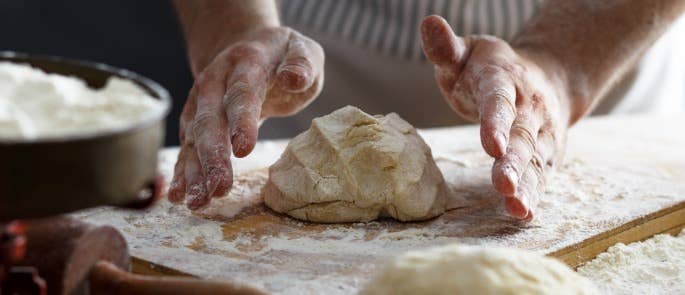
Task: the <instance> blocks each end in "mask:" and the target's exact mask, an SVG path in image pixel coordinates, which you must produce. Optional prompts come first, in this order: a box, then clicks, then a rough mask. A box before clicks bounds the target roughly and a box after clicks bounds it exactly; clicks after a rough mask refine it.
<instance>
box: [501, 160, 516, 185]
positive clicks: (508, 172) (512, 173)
mask: <svg viewBox="0 0 685 295" xmlns="http://www.w3.org/2000/svg"><path fill="white" fill-rule="evenodd" d="M502 170H503V172H504V176H506V178H507V180H508V181H509V183H510V184H511V185H512V187H514V188H516V187H517V186H518V183H519V176H518V173H516V170H514V168H512V167H511V166H509V165H506V166H504V167H502Z"/></svg>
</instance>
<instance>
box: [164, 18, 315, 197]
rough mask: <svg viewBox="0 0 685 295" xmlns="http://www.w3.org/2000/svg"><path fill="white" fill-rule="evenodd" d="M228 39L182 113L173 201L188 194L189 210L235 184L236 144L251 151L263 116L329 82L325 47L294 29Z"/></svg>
mask: <svg viewBox="0 0 685 295" xmlns="http://www.w3.org/2000/svg"><path fill="white" fill-rule="evenodd" d="M225 43H227V45H226V46H224V47H223V48H221V47H220V48H219V50H217V51H218V53H217V54H216V55H215V56H214V57H213V58H212V59H208V60H210V61H208V64H207V65H206V66H201V68H200V69H199V70H198V71H196V79H195V84H194V86H193V88H192V90H191V91H190V95H189V97H188V100H187V102H186V105H185V107H184V109H183V114H182V115H181V123H180V124H181V128H180V142H181V152H180V154H179V157H178V161H177V163H176V167H175V170H174V179H173V181H172V184H171V188H170V190H169V200H171V201H172V202H181V201H183V200H184V199H185V200H186V201H187V205H188V207H189V208H190V209H198V208H200V207H203V206H205V205H207V204H208V203H209V201H210V199H211V197H220V196H223V195H225V194H226V193H227V192H228V191H229V190H230V188H231V186H232V180H233V175H232V168H231V162H230V155H231V151H232V153H233V154H234V155H235V156H236V157H244V156H247V155H248V154H249V153H250V152H251V151H252V149H253V148H254V146H255V144H256V141H257V132H258V129H259V124H260V122H261V120H263V119H265V118H268V117H275V116H287V115H291V114H294V113H296V112H298V111H299V110H301V109H302V108H304V107H305V106H306V105H307V104H309V103H310V102H311V101H312V100H313V99H314V98H315V97H316V96H317V95H318V94H319V92H320V91H321V87H322V86H323V63H324V53H323V49H322V48H321V46H319V44H317V43H316V42H314V41H313V40H311V39H309V38H307V37H305V36H303V35H301V34H300V33H298V32H296V31H294V30H292V29H290V28H287V27H280V26H276V27H264V28H260V29H257V30H253V31H250V32H248V33H246V34H243V35H241V36H238V37H236V38H232V39H231V40H230V41H226V42H225ZM208 51H210V50H208ZM200 59H201V58H200ZM196 64H197V63H194V65H196Z"/></svg>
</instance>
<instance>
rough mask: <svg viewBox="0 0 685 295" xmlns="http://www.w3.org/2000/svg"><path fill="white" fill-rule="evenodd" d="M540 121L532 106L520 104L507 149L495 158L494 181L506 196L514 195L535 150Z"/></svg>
mask: <svg viewBox="0 0 685 295" xmlns="http://www.w3.org/2000/svg"><path fill="white" fill-rule="evenodd" d="M539 130H540V123H539V119H538V116H537V115H535V114H534V113H533V110H532V108H530V107H523V108H521V106H519V112H518V114H517V117H516V119H515V120H514V123H513V124H512V125H511V130H510V131H509V143H508V145H507V151H506V153H505V154H504V156H502V157H501V158H499V159H497V160H495V163H494V165H493V169H492V181H493V185H494V186H495V189H497V191H499V192H500V193H502V194H503V195H505V196H513V195H514V193H515V192H516V186H517V185H518V182H519V181H520V179H521V177H522V176H523V173H524V172H525V168H526V166H527V165H528V162H529V161H530V159H531V158H532V157H533V152H534V151H535V141H536V139H537V135H538V131H539Z"/></svg>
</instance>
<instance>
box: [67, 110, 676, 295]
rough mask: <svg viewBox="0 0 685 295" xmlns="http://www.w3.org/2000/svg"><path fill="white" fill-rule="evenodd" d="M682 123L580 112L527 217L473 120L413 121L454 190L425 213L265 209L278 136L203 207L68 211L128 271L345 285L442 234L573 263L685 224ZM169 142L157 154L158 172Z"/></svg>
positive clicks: (306, 288) (164, 166) (306, 289)
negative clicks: (310, 215) (499, 185)
mask: <svg viewBox="0 0 685 295" xmlns="http://www.w3.org/2000/svg"><path fill="white" fill-rule="evenodd" d="M684 127H685V119H684V118H683V116H677V117H676V116H673V117H665V116H660V117H649V116H621V117H611V118H609V117H606V118H593V119H588V120H585V121H583V122H582V123H581V124H579V125H578V126H576V127H574V128H573V130H572V131H571V134H570V135H569V144H568V150H567V156H566V160H565V162H564V164H563V165H562V166H561V167H560V168H559V170H558V172H557V173H556V174H555V175H554V176H553V177H552V179H551V180H550V182H549V183H548V189H547V192H546V196H545V197H544V199H543V200H542V201H541V203H540V205H539V208H538V210H537V218H536V219H535V220H534V221H533V222H532V223H529V224H525V223H520V222H517V221H515V220H513V219H511V218H509V217H507V216H506V214H504V211H503V208H502V199H501V197H500V196H498V195H497V194H496V193H495V192H494V191H493V189H492V187H491V184H490V167H491V164H492V159H490V158H489V157H488V156H487V155H486V154H485V153H484V152H483V151H482V148H481V146H480V143H479V137H478V129H477V128H476V127H457V128H442V129H431V130H424V131H422V132H421V134H422V135H423V136H424V138H425V139H426V141H427V142H428V144H429V145H430V146H431V148H432V149H433V155H434V157H435V158H436V161H437V162H438V166H439V167H440V169H441V170H442V172H443V174H444V175H445V179H446V181H447V182H448V183H449V186H450V188H451V190H452V193H451V194H450V202H449V203H450V207H451V208H453V209H452V210H449V211H448V212H447V213H445V214H444V215H442V216H441V217H439V218H436V219H434V220H431V221H427V222H419V223H399V222H395V221H390V220H383V221H377V222H371V223H366V224H361V223H360V224H342V225H320V224H311V223H303V222H299V221H295V220H293V219H290V218H288V217H286V216H283V215H279V214H276V213H274V212H272V211H270V210H268V209H266V208H265V207H264V206H263V204H262V203H261V200H260V198H259V189H260V187H261V185H262V184H263V183H264V181H265V179H266V177H267V176H266V172H265V169H264V168H265V167H267V166H268V165H269V164H270V163H272V162H273V161H275V160H276V159H277V158H278V156H279V155H280V152H281V151H282V149H283V148H284V146H285V144H286V142H285V141H263V142H260V143H259V144H258V146H257V148H256V149H255V151H254V152H253V154H252V155H250V156H249V157H248V158H246V159H239V160H237V161H236V162H235V164H234V165H235V170H236V175H237V176H236V181H235V183H236V184H235V187H234V189H233V191H232V192H231V194H229V195H228V196H226V197H224V198H223V199H217V200H216V201H215V202H213V205H212V207H211V208H209V209H207V210H205V211H203V212H201V213H199V214H192V213H191V212H189V211H188V210H186V209H185V208H181V207H178V206H172V205H170V204H169V203H167V202H162V203H161V204H159V205H157V206H156V207H155V208H152V209H150V210H148V211H147V212H133V211H125V210H118V209H112V208H98V209H93V210H89V211H85V212H82V213H78V214H76V215H77V216H78V217H79V218H81V219H84V220H86V221H89V222H94V223H99V224H111V225H113V226H115V227H117V228H118V229H119V230H121V231H122V232H123V233H124V235H125V236H126V238H127V240H128V242H129V248H130V249H131V253H132V255H133V256H134V257H135V258H134V271H136V272H139V273H148V274H188V275H194V276H199V277H211V278H233V279H237V280H240V281H246V282H251V283H254V284H256V285H259V286H262V287H264V288H267V289H269V290H271V291H273V292H274V293H284V294H292V293H298V292H301V293H309V294H321V293H324V294H349V293H353V292H354V291H355V290H357V289H358V288H359V287H360V286H362V285H363V284H364V282H365V281H366V280H368V278H369V277H370V276H371V275H373V273H374V271H375V270H376V269H377V267H378V265H381V264H382V261H383V260H384V259H386V258H387V257H390V256H392V255H395V254H398V253H401V252H404V251H407V250H411V249H419V248H425V247H430V246H435V245H442V244H448V243H466V244H481V245H491V246H504V247H516V248H522V249H529V250H533V251H537V252H540V253H544V254H548V255H551V256H554V257H558V258H559V259H561V260H563V261H564V262H566V263H567V264H569V265H570V266H572V267H576V266H578V265H580V264H582V263H583V262H585V261H588V260H589V259H591V258H593V257H594V256H596V255H597V254H598V253H601V252H603V251H605V250H606V249H607V248H608V247H609V246H611V245H613V244H615V243H617V242H624V243H628V242H633V241H637V240H642V239H645V238H648V237H650V236H653V235H655V234H658V233H664V232H668V233H676V232H678V231H679V230H680V229H681V228H683V226H684V225H685V131H683V128H684ZM176 153H177V150H176V149H169V150H166V151H164V152H162V154H161V155H160V159H161V161H160V171H161V172H162V173H163V174H164V175H166V176H169V175H170V173H171V169H172V167H173V166H172V165H173V162H174V160H175V154H176ZM219 215H223V216H232V217H229V218H226V217H221V216H219Z"/></svg>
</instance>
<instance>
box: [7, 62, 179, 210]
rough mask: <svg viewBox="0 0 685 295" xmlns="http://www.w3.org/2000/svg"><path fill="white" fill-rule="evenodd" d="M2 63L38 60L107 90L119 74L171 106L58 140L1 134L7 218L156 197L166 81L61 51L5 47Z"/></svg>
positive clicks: (53, 70) (45, 67)
mask: <svg viewBox="0 0 685 295" xmlns="http://www.w3.org/2000/svg"><path fill="white" fill-rule="evenodd" d="M0 61H10V62H15V63H24V64H30V65H32V66H34V67H37V68H40V69H42V70H44V71H46V72H48V73H57V74H62V75H68V76H75V77H78V78H81V79H83V80H84V81H85V82H86V83H87V84H88V85H89V86H90V87H93V88H101V87H103V86H104V85H105V82H106V81H107V78H109V77H111V76H119V77H121V78H125V79H128V80H131V81H133V82H135V83H136V84H138V85H139V86H141V87H142V88H144V89H145V90H146V91H147V92H149V93H150V95H152V96H153V97H155V98H157V99H159V100H161V101H162V102H163V104H164V108H165V109H164V112H162V113H161V114H159V115H157V116H154V117H150V118H148V119H147V120H145V121H143V122H140V123H137V124H135V125H132V126H131V127H129V128H127V129H125V130H119V131H114V132H101V133H96V134H83V135H74V136H68V137H63V138H57V139H53V138H51V139H38V140H11V141H10V140H2V139H0V222H2V221H7V220H12V219H17V218H33V217H42V216H48V215H53V214H59V213H66V212H70V211H74V210H78V209H83V208H88V207H94V206H99V205H118V206H126V205H132V204H139V203H141V202H145V201H146V200H148V199H150V198H152V197H153V196H154V195H155V190H158V189H159V187H160V185H159V182H158V181H157V179H158V176H157V152H158V150H159V149H160V147H161V145H162V142H163V140H164V123H165V118H166V116H167V114H168V113H169V108H170V106H171V99H170V97H169V93H168V92H167V91H166V90H165V89H164V88H163V87H162V86H160V85H159V84H157V83H155V82H153V81H152V80H150V79H147V78H145V77H142V76H140V75H138V74H135V73H133V72H130V71H127V70H123V69H118V68H115V67H111V66H108V65H104V64H99V63H91V62H83V61H75V60H69V59H64V58H59V57H44V56H30V55H26V54H20V53H15V52H0Z"/></svg>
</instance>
